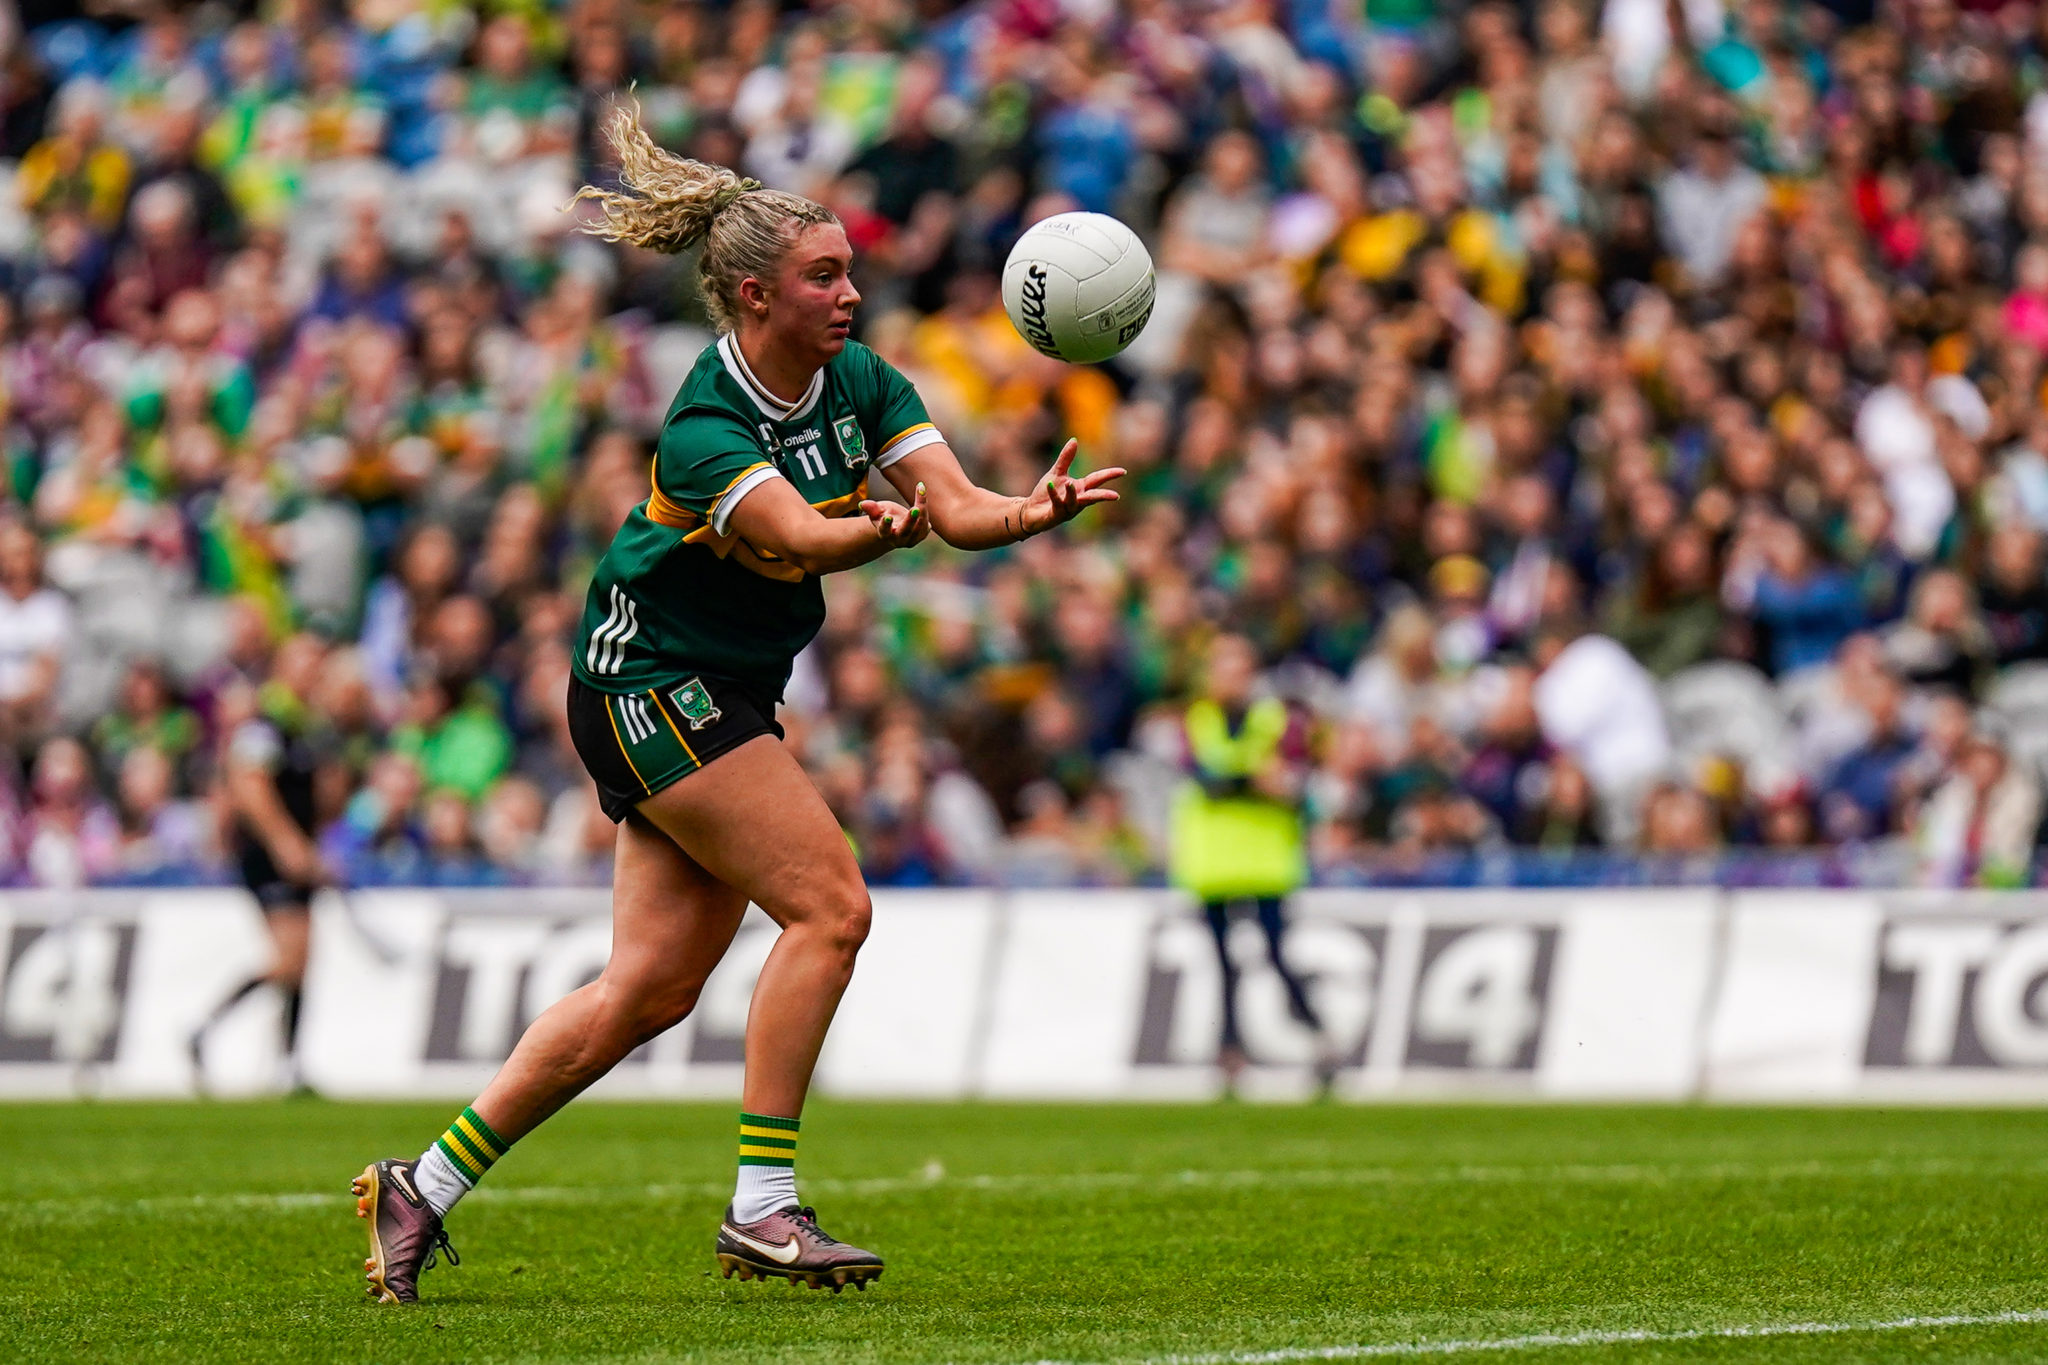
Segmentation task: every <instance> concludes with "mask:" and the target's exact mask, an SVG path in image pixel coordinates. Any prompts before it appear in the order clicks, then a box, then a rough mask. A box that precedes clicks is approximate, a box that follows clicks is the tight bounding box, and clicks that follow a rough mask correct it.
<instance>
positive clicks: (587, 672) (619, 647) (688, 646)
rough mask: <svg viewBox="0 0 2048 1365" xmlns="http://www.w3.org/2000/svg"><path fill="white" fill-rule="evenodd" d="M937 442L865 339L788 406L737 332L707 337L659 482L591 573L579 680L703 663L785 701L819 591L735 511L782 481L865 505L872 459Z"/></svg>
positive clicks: (821, 597)
mask: <svg viewBox="0 0 2048 1365" xmlns="http://www.w3.org/2000/svg"><path fill="white" fill-rule="evenodd" d="M941 439H943V438H942V437H941V436H940V435H939V433H938V430H937V429H936V428H935V427H933V426H932V424H931V420H930V418H929V417H927V416H926V414H925V410H924V404H923V403H922V402H921V401H919V399H918V396H917V391H916V390H915V389H913V388H912V387H911V386H910V381H909V380H907V379H905V378H904V377H903V376H902V375H901V374H899V373H898V372H897V371H896V369H895V368H894V367H893V366H891V365H890V364H889V363H888V362H887V361H885V360H883V359H882V358H881V357H880V356H878V355H876V354H875V353H874V352H873V351H871V350H869V349H868V348H867V347H865V346H863V345H861V344H860V343H859V342H857V341H849V342H847V343H846V348H845V349H844V350H843V351H841V352H840V353H839V354H838V355H836V356H834V357H833V358H832V360H831V361H830V363H828V364H827V365H826V366H825V367H824V368H823V369H822V370H820V371H818V373H817V374H816V375H814V376H812V378H811V384H810V387H809V388H807V389H805V390H804V392H803V396H802V397H800V398H798V399H797V401H796V402H795V403H785V402H783V401H782V400H781V399H780V398H777V397H776V396H775V395H774V394H772V393H770V392H768V390H767V389H766V388H765V387H763V386H762V384H761V383H760V381H759V380H757V379H756V378H755V377H754V374H753V371H752V370H750V369H749V368H748V366H747V360H746V357H745V356H744V355H742V354H741V353H740V349H739V346H738V344H737V343H736V342H734V340H733V338H732V337H731V336H730V335H728V336H725V337H722V338H720V339H719V342H718V344H717V345H715V346H707V347H706V348H705V349H704V353H703V354H702V355H700V356H698V357H697V363H696V365H695V366H693V367H692V368H691V370H690V376H689V378H687V379H685V380H684V381H683V387H682V388H681V389H680V390H678V391H677V393H676V397H675V401H674V402H673V403H672V404H670V405H669V410H668V418H667V420H666V421H665V422H663V424H662V428H661V442H660V444H659V446H657V448H656V450H655V456H654V470H653V485H654V486H653V489H652V490H651V491H650V492H649V494H648V497H647V501H646V502H643V503H641V504H640V505H639V506H638V507H635V508H634V509H633V510H632V512H631V513H630V514H629V515H628V516H627V517H626V522H625V524H624V525H623V526H621V527H620V528H619V533H618V534H617V535H616V536H614V537H613V538H612V543H611V548H610V549H609V550H607V551H605V556H604V559H603V560H602V561H601V562H600V563H599V564H598V566H597V574H596V576H595V577H594V578H592V580H591V583H590V597H589V599H588V601H587V602H586V603H585V604H584V608H583V624H582V627H581V630H580V631H579V638H578V640H577V643H576V649H575V652H574V655H573V657H572V660H571V667H572V668H573V669H574V671H575V674H576V676H577V677H579V678H581V679H582V680H583V681H584V682H585V683H587V684H588V685H589V686H591V687H594V688H597V689H598V690H600V691H604V692H618V693H625V692H638V691H644V690H645V689H647V688H649V687H653V686H655V685H656V684H659V683H662V682H665V681H667V680H669V679H672V678H675V677H677V676H678V675H681V674H686V673H708V674H711V675H713V676H716V677H724V678H731V679H733V680H735V681H737V682H741V683H745V684H747V685H749V686H751V687H754V688H756V689H758V690H760V691H762V692H764V693H766V694H767V695H769V696H771V697H780V696H781V695H782V687H783V684H784V683H786V682H788V681H789V670H790V664H791V662H792V661H793V660H794V659H795V658H796V655H797V652H798V651H799V650H801V649H802V648H803V647H804V646H805V645H807V644H809V643H810V642H811V639H812V637H813V636H815V635H816V634H817V633H818V627H819V626H821V625H823V624H824V621H825V594H824V591H823V589H822V588H821V587H820V586H819V583H818V580H817V579H816V578H814V577H812V576H810V575H808V574H805V573H804V572H802V571H801V570H799V569H798V568H797V567H796V566H795V565H793V564H789V563H787V562H785V561H783V560H781V559H778V558H777V557H776V556H774V555H773V554H771V553H769V552H768V551H766V550H764V549H761V548H759V547H757V546H754V545H750V544H748V543H747V541H746V540H745V538H744V537H742V536H739V535H737V534H735V533H734V532H733V531H732V530H731V519H732V511H733V508H735V507H737V506H738V505H739V502H740V499H742V498H744V497H745V496H746V495H747V494H748V493H750V492H752V491H753V490H754V489H755V488H758V487H759V486H760V485H761V484H762V482H764V481H765V480H768V479H787V480H789V481H790V482H791V483H793V484H795V485H796V489H797V492H799V493H801V494H802V495H803V498H804V501H806V502H808V503H809V504H810V505H811V506H813V507H815V508H817V509H818V510H819V511H820V512H822V513H824V514H825V515H826V516H828V517H845V516H858V515H860V503H861V499H862V498H863V497H865V496H866V493H865V488H866V485H867V478H868V471H869V470H870V469H884V468H887V467H888V466H889V465H891V464H893V463H895V462H896V461H897V460H900V459H902V458H903V457H904V456H905V455H908V454H909V453H910V452H911V451H913V450H921V449H923V448H924V447H925V446H927V445H931V444H934V443H936V442H938V441H940V440H941Z"/></svg>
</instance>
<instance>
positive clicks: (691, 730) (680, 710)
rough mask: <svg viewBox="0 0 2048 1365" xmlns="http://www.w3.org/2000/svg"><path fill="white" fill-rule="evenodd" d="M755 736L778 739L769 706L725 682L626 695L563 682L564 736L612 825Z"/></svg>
mask: <svg viewBox="0 0 2048 1365" xmlns="http://www.w3.org/2000/svg"><path fill="white" fill-rule="evenodd" d="M756 735H773V736H775V737H776V738H777V739H781V738H782V727H781V726H780V725H778V724H777V723H776V720H775V701H774V699H773V698H772V697H767V696H764V695H762V694H761V693H759V692H757V691H755V690H753V689H752V688H750V687H747V686H746V685H745V684H743V683H737V682H734V681H732V680H731V679H730V678H712V677H706V676H705V675H703V674H692V675H690V676H688V677H684V678H677V679H672V680H670V681H669V682H667V683H664V684H663V685H662V686H660V687H650V688H648V689H647V690H646V691H644V692H624V693H620V692H600V691H598V690H597V689H596V688H594V687H591V686H588V685H587V684H585V683H584V681H583V680H582V679H581V678H574V677H572V678H570V679H569V736H570V738H571V739H573V740H575V741H576V754H577V756H578V757H579V758H581V759H582V760H583V766H584V768H585V769H587V770H588V771H589V773H590V775H591V777H593V778H595V779H596V780H597V799H598V804H599V805H601V806H603V807H604V813H605V814H606V815H607V816H608V817H610V819H611V821H612V823H613V824H617V823H618V822H619V821H621V820H623V819H625V818H626V816H627V815H628V814H630V813H631V812H632V810H633V807H635V806H637V805H639V804H640V803H641V802H642V801H645V800H646V799H647V798H648V797H650V796H652V795H654V793H656V792H658V791H660V790H661V789H662V788H664V787H667V786H670V785H672V784H673V783H675V782H677V781H679V780H680V779H682V778H685V777H688V776H689V775H690V774H691V773H693V772H696V771H697V769H699V768H701V767H703V766H704V765H705V764H706V763H709V762H710V761H711V760H712V759H714V758H717V757H718V756H719V755H720V754H722V753H725V752H726V751H727V750H729V749H736V748H738V747H739V746H740V745H742V744H745V743H746V742H747V741H748V740H750V739H752V738H754V737H755V736H756Z"/></svg>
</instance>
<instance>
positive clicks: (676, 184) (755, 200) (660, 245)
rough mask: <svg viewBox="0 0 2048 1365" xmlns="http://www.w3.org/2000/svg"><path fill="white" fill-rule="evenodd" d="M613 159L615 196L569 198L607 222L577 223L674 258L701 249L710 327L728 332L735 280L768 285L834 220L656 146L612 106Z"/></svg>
mask: <svg viewBox="0 0 2048 1365" xmlns="http://www.w3.org/2000/svg"><path fill="white" fill-rule="evenodd" d="M605 132H606V135H607V137H608V138H609V139H610V141H611V144H612V147H613V149H614V150H615V151H617V152H618V154H619V183H620V185H621V186H622V189H620V190H616V191H615V190H601V189H598V188H597V187H596V186H593V185H585V186H584V187H583V188H582V189H580V190H578V191H577V192H576V197H575V198H574V199H572V200H570V201H569V206H570V207H571V208H573V207H575V206H576V205H577V204H580V203H582V202H583V201H584V200H586V199H592V200H595V201H596V202H597V205H598V207H599V208H600V209H602V210H603V212H604V216H603V217H602V218H601V219H600V220H598V221H597V222H594V223H583V224H579V225H578V226H579V227H580V228H581V230H582V231H584V232H588V233H591V234H592V235H594V236H598V237H602V238H604V239H605V240H606V241H610V242H624V243H626V244H627V245H628V246H637V247H645V248H646V249H647V250H649V251H662V252H668V253H670V254H674V253H676V252H681V251H688V250H690V249H691V248H692V247H694V246H696V245H697V244H698V243H699V242H701V243H703V245H704V254H703V256H702V257H700V258H699V259H698V262H697V277H698V283H699V285H700V286H701V287H702V289H703V291H704V305H705V308H706V309H707V310H708V311H709V312H710V314H711V322H712V325H713V326H715V327H716V328H717V329H718V330H719V331H721V332H729V331H731V330H732V328H733V325H734V324H735V323H736V322H737V321H738V319H739V316H740V293H739V291H740V282H741V281H742V280H744V279H746V278H747V277H748V276H749V275H752V276H754V277H755V278H756V279H767V278H768V277H769V276H771V275H773V274H774V272H775V267H776V266H777V265H778V264H779V263H780V262H781V260H782V258H783V256H784V254H786V253H787V252H788V251H789V249H790V247H791V246H792V245H794V244H795V242H796V239H797V235H798V234H799V233H801V232H802V231H803V230H804V229H805V228H807V227H811V226H813V225H815V224H818V223H837V222H838V221H839V215H837V214H835V213H834V212H832V210H830V209H828V208H826V207H825V206H824V205H823V204H820V203H817V202H815V201H813V200H810V199H806V198H804V197H803V196H802V195H800V194H790V193H787V192H786V191H783V190H771V189H765V188H763V187H762V185H761V182H760V181H758V180H748V179H744V178H742V177H741V176H739V175H738V174H736V173H735V172H733V171H730V170H728V169H726V168H725V167H724V166H714V165H711V164H709V163H707V162H703V161H692V160H690V159H689V158H688V157H682V156H677V155H675V153H673V152H669V151H664V150H663V149H662V148H660V147H657V146H656V145H655V143H654V139H653V138H651V137H649V136H648V135H647V130H646V129H645V128H642V127H641V126H640V119H639V117H638V111H637V109H633V110H629V109H625V108H620V109H618V110H617V111H616V112H615V113H614V114H613V116H612V119H611V123H610V125H609V126H608V127H607V128H606V130H605Z"/></svg>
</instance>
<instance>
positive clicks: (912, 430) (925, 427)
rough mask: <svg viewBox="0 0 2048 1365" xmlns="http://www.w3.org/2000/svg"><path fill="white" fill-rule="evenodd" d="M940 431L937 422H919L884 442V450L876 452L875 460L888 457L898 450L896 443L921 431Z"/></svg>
mask: <svg viewBox="0 0 2048 1365" xmlns="http://www.w3.org/2000/svg"><path fill="white" fill-rule="evenodd" d="M938 429H939V428H938V424H937V423H936V422H919V423H918V424H917V425H916V426H914V427H905V428H904V429H903V430H901V431H899V432H897V433H896V434H895V435H894V436H891V437H890V438H889V439H888V440H886V441H884V442H882V448H881V449H880V450H878V451H876V452H875V458H876V459H878V460H879V459H881V458H882V457H883V456H884V455H887V454H888V453H889V452H890V451H892V450H894V449H895V448H896V443H897V442H898V441H901V440H903V439H904V438H905V437H909V436H915V435H917V433H919V432H920V431H937V430H938Z"/></svg>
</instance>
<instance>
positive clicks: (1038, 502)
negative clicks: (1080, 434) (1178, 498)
mask: <svg viewBox="0 0 2048 1365" xmlns="http://www.w3.org/2000/svg"><path fill="white" fill-rule="evenodd" d="M1080 448H1081V443H1080V442H1079V441H1076V440H1074V439H1072V438H1071V437H1070V438H1068V440H1067V443H1066V444H1065V445H1063V446H1061V447H1060V454H1059V458H1058V459H1056V460H1054V461H1053V462H1052V468H1051V469H1049V470H1047V471H1046V473H1045V477H1044V478H1042V479H1040V480H1039V481H1038V487H1036V488H1034V489H1032V490H1031V496H1030V497H1029V498H1026V499H1025V500H1024V532H1025V534H1026V535H1037V534H1038V533H1039V532H1040V531H1045V530H1050V529H1051V528H1052V527H1055V526H1057V525H1059V524H1060V523H1061V522H1063V521H1072V520H1073V519H1074V518H1075V517H1077V516H1079V515H1080V514H1081V509H1082V508H1084V507H1092V506H1093V505H1095V504H1096V503H1098V502H1115V501H1116V500H1117V499H1118V497H1119V496H1121V495H1120V494H1118V492H1117V491H1116V490H1115V489H1114V488H1111V487H1109V486H1108V485H1110V484H1112V483H1114V482H1116V481H1117V480H1118V479H1121V478H1122V477H1123V476H1124V471H1123V470H1122V469H1120V468H1110V469H1098V470H1096V471H1094V472H1093V473H1091V474H1086V475H1083V476H1082V477H1081V478H1078V479H1077V478H1074V477H1073V476H1071V475H1070V474H1068V473H1067V471H1068V470H1069V469H1071V468H1072V467H1073V464H1074V453H1075V452H1076V451H1078V450H1079V449H1080Z"/></svg>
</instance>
